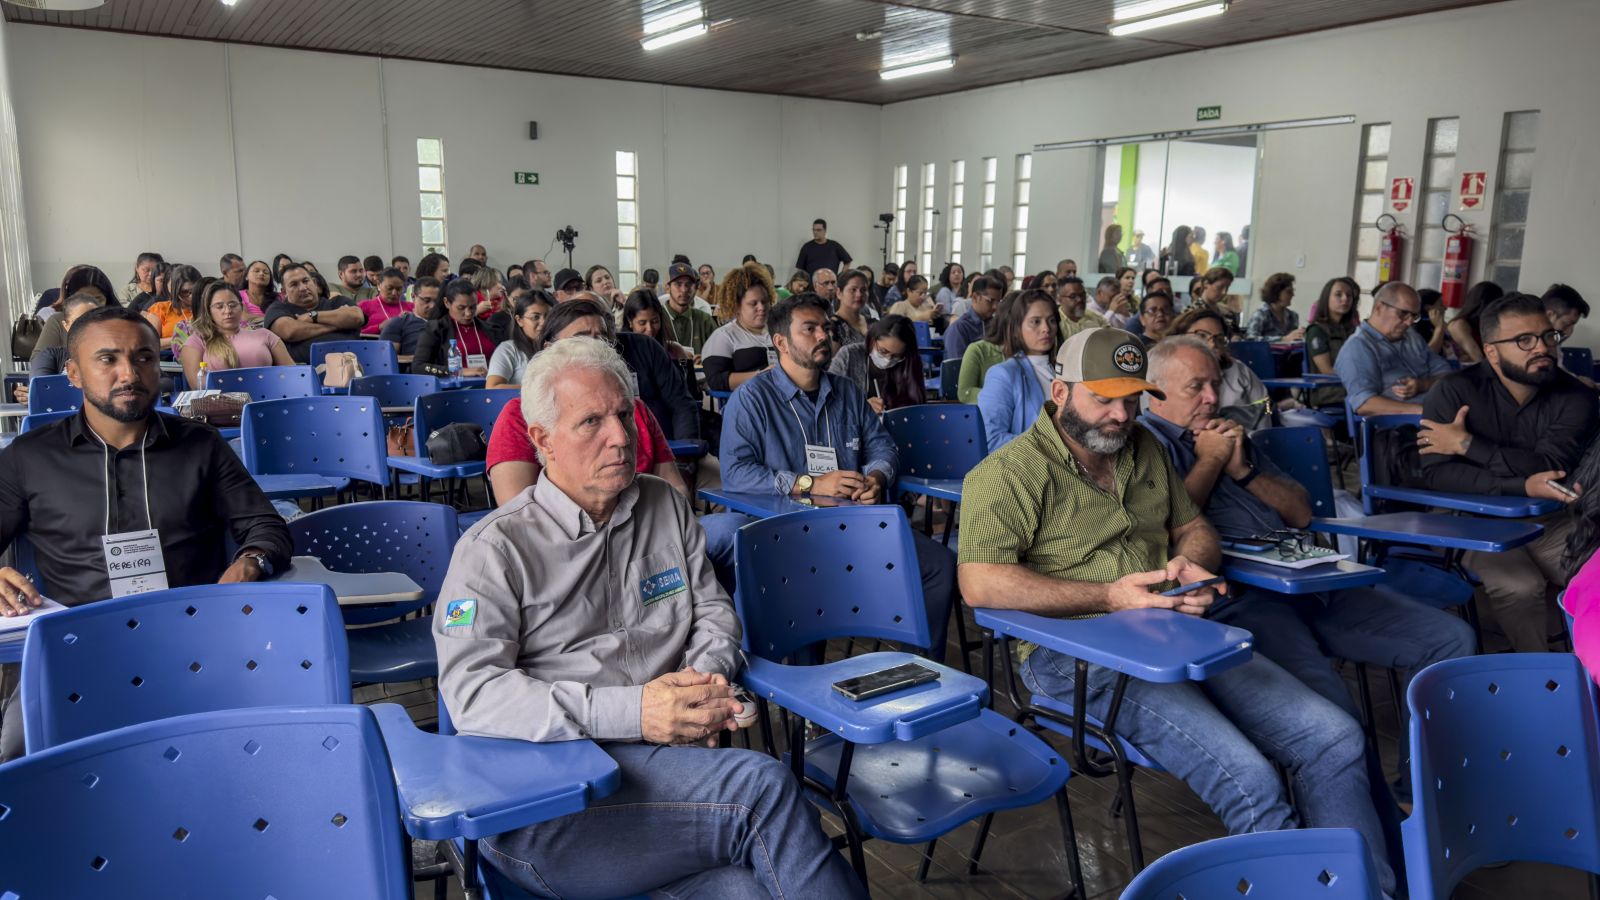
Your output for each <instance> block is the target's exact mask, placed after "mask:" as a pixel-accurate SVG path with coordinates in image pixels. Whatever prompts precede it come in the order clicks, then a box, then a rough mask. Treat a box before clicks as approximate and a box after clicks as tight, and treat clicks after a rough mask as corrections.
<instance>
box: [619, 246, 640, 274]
mask: <svg viewBox="0 0 1600 900" xmlns="http://www.w3.org/2000/svg"><path fill="white" fill-rule="evenodd" d="M617 268H619V269H622V270H623V271H626V272H637V271H639V251H637V250H618V251H617Z"/></svg>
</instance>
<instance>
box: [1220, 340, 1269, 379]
mask: <svg viewBox="0 0 1600 900" xmlns="http://www.w3.org/2000/svg"><path fill="white" fill-rule="evenodd" d="M1228 352H1229V353H1232V354H1233V358H1234V359H1235V360H1237V361H1239V362H1242V363H1244V364H1245V365H1247V366H1249V367H1250V371H1252V372H1254V373H1256V377H1257V378H1261V379H1267V378H1276V377H1278V364H1277V362H1275V361H1274V360H1273V358H1272V344H1271V343H1269V342H1267V341H1234V342H1233V343H1231V344H1229V345H1228Z"/></svg>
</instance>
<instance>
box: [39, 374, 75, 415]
mask: <svg viewBox="0 0 1600 900" xmlns="http://www.w3.org/2000/svg"><path fill="white" fill-rule="evenodd" d="M81 406H83V389H82V388H78V387H74V386H73V384H72V381H71V379H69V378H67V376H65V375H40V376H39V377H37V378H34V379H31V380H29V381H28V412H29V413H32V414H34V415H37V414H39V413H47V412H58V411H60V410H74V409H78V408H79V407H81Z"/></svg>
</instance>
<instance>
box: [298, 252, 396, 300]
mask: <svg viewBox="0 0 1600 900" xmlns="http://www.w3.org/2000/svg"><path fill="white" fill-rule="evenodd" d="M338 275H339V277H338V278H335V279H334V280H333V282H332V283H331V284H329V285H328V290H330V291H332V292H333V294H334V295H335V296H339V297H343V298H344V299H346V300H350V301H352V302H353V303H360V302H361V301H363V300H371V299H372V298H373V297H376V296H378V289H377V288H376V287H374V286H372V285H370V284H367V273H366V270H365V269H363V268H362V267H361V257H359V256H341V257H339V267H338ZM279 280H280V281H281V280H282V276H281V275H280V276H279Z"/></svg>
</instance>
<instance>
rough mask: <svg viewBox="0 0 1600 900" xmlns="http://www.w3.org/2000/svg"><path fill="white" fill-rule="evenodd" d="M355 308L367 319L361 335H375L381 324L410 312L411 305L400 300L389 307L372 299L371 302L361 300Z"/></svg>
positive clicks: (380, 301) (379, 300)
mask: <svg viewBox="0 0 1600 900" xmlns="http://www.w3.org/2000/svg"><path fill="white" fill-rule="evenodd" d="M356 306H357V307H358V308H359V309H360V310H361V312H362V314H363V315H365V316H366V317H367V324H366V325H365V326H364V327H363V328H362V329H361V333H362V334H377V333H378V329H380V328H382V327H383V323H385V322H387V321H389V320H390V319H398V318H400V317H401V316H402V315H405V314H406V313H408V312H411V309H412V304H411V303H409V302H408V301H405V300H401V301H400V302H399V303H396V304H394V305H390V304H388V303H385V302H383V300H382V299H380V298H378V297H373V298H372V299H371V300H363V301H361V302H360V303H357V304H356Z"/></svg>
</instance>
